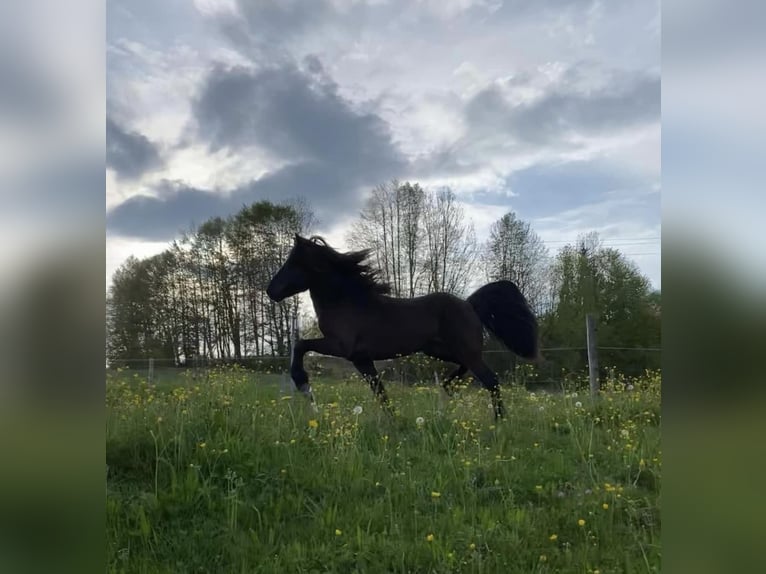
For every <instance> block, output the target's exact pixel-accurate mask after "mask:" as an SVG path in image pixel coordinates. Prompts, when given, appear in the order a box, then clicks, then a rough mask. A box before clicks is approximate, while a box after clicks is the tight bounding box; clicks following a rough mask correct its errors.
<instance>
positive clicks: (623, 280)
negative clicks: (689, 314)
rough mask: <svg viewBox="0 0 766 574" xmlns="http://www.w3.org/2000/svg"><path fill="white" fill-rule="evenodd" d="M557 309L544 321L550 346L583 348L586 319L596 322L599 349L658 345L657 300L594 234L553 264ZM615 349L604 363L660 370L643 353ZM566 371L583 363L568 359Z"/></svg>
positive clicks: (630, 267) (625, 262)
mask: <svg viewBox="0 0 766 574" xmlns="http://www.w3.org/2000/svg"><path fill="white" fill-rule="evenodd" d="M553 280H554V286H555V291H556V300H555V305H554V307H553V308H552V310H551V312H550V313H549V314H547V315H546V316H545V317H544V319H543V333H544V337H545V339H546V342H547V344H549V345H551V346H573V347H584V346H585V329H584V325H585V315H586V314H587V313H594V314H596V316H597V318H598V341H599V346H602V347H618V348H620V349H622V348H625V349H628V348H645V347H655V346H657V345H659V343H660V316H659V307H658V305H657V297H656V295H653V294H652V292H651V289H650V283H649V280H648V279H647V278H646V277H645V276H643V275H642V274H641V273H640V272H639V270H638V268H637V267H636V265H635V264H634V263H633V262H632V261H629V260H628V259H627V258H626V257H625V256H624V255H623V254H622V253H621V252H619V251H618V250H616V249H612V248H604V247H603V246H602V245H601V242H600V239H599V237H598V235H597V234H588V235H586V236H583V237H581V238H580V239H579V240H578V242H577V244H576V245H568V246H566V247H564V248H563V249H562V250H561V251H560V252H559V254H558V255H557V257H556V261H555V263H554V265H553ZM620 349H614V350H611V351H610V352H609V353H608V357H607V358H606V359H605V360H604V361H603V363H604V364H605V365H606V364H614V365H617V366H620V367H621V368H622V370H624V371H626V372H635V373H637V372H640V371H642V370H643V369H645V368H648V367H655V366H658V365H659V363H658V362H657V358H658V357H656V356H654V355H651V354H648V353H646V352H635V351H628V350H620ZM564 362H565V363H566V364H565V365H564V366H566V367H568V368H576V366H577V365H578V364H581V362H582V361H581V359H580V358H579V357H577V356H575V355H571V356H570V357H569V358H568V359H565V361H564Z"/></svg>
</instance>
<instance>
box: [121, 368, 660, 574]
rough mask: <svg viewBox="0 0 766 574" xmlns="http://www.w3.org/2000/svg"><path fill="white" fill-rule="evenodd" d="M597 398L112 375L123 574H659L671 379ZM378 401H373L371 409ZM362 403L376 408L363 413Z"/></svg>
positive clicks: (246, 377) (221, 375)
mask: <svg viewBox="0 0 766 574" xmlns="http://www.w3.org/2000/svg"><path fill="white" fill-rule="evenodd" d="M631 383H632V385H633V388H632V389H631V390H627V388H626V387H625V385H624V384H623V382H620V383H619V386H618V387H612V388H607V389H604V392H603V394H602V396H601V397H600V398H598V399H595V400H594V399H591V398H590V397H589V396H587V395H585V394H582V393H581V394H580V395H579V396H578V395H577V394H576V393H573V392H571V391H570V392H567V393H563V394H547V393H538V394H533V393H529V392H527V391H525V390H523V389H519V388H513V387H511V388H505V389H504V396H505V400H506V404H507V406H508V407H509V408H508V411H509V417H508V418H507V419H506V420H505V421H503V422H501V423H498V424H496V423H495V421H494V420H493V417H492V411H491V409H490V408H489V404H488V403H489V397H488V394H487V393H486V391H483V390H481V389H475V388H473V387H469V388H463V389H461V390H460V391H459V392H458V394H457V395H456V396H455V397H454V398H453V399H447V398H446V397H445V396H444V395H443V394H442V391H440V390H439V389H436V388H435V387H433V386H422V387H418V386H416V387H399V386H396V385H390V386H389V391H390V395H391V398H392V401H393V403H394V405H395V407H396V410H397V413H396V415H395V416H394V417H393V418H391V417H388V416H387V415H386V414H385V413H384V412H383V411H382V410H381V409H380V407H379V406H378V405H377V404H376V403H375V402H374V399H373V397H372V395H371V393H370V391H369V389H367V388H366V387H365V386H364V385H363V384H362V383H361V382H359V381H356V380H349V381H334V382H333V381H318V382H316V383H315V385H314V387H315V391H316V393H317V398H318V400H319V402H320V409H319V412H314V411H312V410H311V409H310V408H309V406H308V405H307V404H306V403H305V402H304V400H303V398H302V397H298V396H296V397H294V398H293V397H291V396H289V395H287V396H281V395H280V393H279V387H278V386H277V385H274V384H272V383H264V382H262V381H260V380H259V378H258V375H252V374H249V373H248V372H247V371H245V370H242V369H227V370H220V371H216V372H214V373H213V374H212V375H211V376H210V377H209V379H208V380H206V381H205V382H204V383H203V382H195V381H194V380H192V379H191V378H188V379H182V380H179V381H178V382H177V383H174V384H168V385H165V386H160V387H156V386H152V385H149V384H147V383H146V381H143V380H142V379H141V378H140V377H133V376H131V375H130V373H129V372H121V373H116V374H112V375H110V376H109V377H108V381H107V389H108V390H107V400H108V404H107V407H108V417H107V464H108V479H107V488H108V493H107V561H108V567H107V569H108V571H110V572H583V573H595V572H600V573H606V572H656V571H659V569H660V557H661V548H660V542H659V541H660V514H659V487H660V478H661V451H660V448H661V447H660V425H659V423H660V404H659V403H660V400H659V399H660V376H659V374H657V373H648V374H647V375H646V376H645V377H642V378H641V379H638V380H635V381H631ZM357 407H360V408H357ZM360 410H361V412H359V411H360Z"/></svg>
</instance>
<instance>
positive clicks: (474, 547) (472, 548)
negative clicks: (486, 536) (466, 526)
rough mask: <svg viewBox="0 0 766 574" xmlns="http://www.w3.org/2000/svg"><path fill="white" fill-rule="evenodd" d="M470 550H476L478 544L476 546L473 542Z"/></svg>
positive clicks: (469, 547) (469, 546)
mask: <svg viewBox="0 0 766 574" xmlns="http://www.w3.org/2000/svg"><path fill="white" fill-rule="evenodd" d="M468 549H469V550H476V544H474V543H473V542H471V543H470V544H469V545H468Z"/></svg>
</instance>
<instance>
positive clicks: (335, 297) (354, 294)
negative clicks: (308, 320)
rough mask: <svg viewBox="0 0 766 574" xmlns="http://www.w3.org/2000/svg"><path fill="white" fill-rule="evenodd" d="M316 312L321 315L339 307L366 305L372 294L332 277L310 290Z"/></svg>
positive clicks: (348, 282)
mask: <svg viewBox="0 0 766 574" xmlns="http://www.w3.org/2000/svg"><path fill="white" fill-rule="evenodd" d="M309 295H310V296H311V302H312V303H313V304H314V311H315V312H316V313H317V315H319V314H320V313H321V312H323V311H327V310H330V309H338V308H339V307H355V306H360V305H364V304H366V303H367V302H368V301H369V299H370V294H369V293H365V292H364V291H363V290H362V289H360V288H359V287H358V286H357V285H354V284H353V283H352V282H350V281H344V280H343V279H342V278H340V277H335V276H334V277H332V279H331V280H329V281H322V282H318V283H315V284H314V285H312V286H311V288H310V289H309Z"/></svg>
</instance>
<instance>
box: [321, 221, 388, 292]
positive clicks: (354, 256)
mask: <svg viewBox="0 0 766 574" xmlns="http://www.w3.org/2000/svg"><path fill="white" fill-rule="evenodd" d="M307 241H308V242H310V243H312V244H313V245H312V247H313V248H312V249H311V255H310V258H311V259H312V261H311V264H312V266H313V267H314V268H315V269H317V270H319V271H323V272H331V273H332V272H334V273H337V274H338V275H340V276H341V277H342V278H343V279H346V280H348V281H351V282H352V283H353V284H354V285H355V286H356V287H359V288H361V289H362V290H363V291H364V292H366V293H369V294H379V295H384V294H386V293H390V292H391V286H390V285H389V284H388V283H386V282H385V281H383V280H382V279H381V278H380V271H379V270H377V269H375V268H374V267H373V266H372V265H371V264H370V262H369V261H368V259H369V257H370V254H371V250H370V249H360V250H357V251H347V252H345V253H341V252H340V251H337V250H336V249H333V248H332V247H330V246H329V245H328V244H327V241H325V239H324V237H321V236H319V235H312V236H311V237H309V238H308V240H307Z"/></svg>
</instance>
